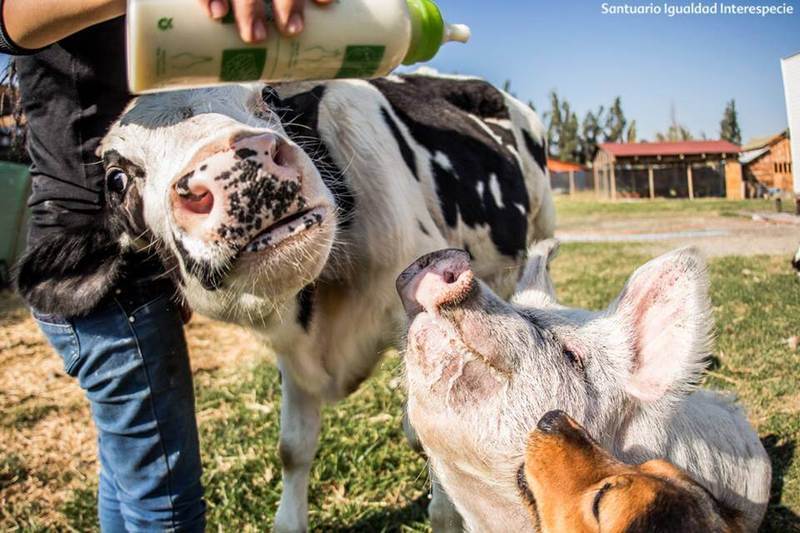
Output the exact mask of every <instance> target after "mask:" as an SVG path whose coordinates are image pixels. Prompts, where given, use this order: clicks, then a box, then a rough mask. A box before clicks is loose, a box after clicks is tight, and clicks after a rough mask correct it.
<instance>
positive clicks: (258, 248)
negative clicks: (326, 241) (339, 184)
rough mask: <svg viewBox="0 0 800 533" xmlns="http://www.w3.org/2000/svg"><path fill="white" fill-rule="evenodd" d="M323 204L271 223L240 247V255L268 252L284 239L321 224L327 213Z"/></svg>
mask: <svg viewBox="0 0 800 533" xmlns="http://www.w3.org/2000/svg"><path fill="white" fill-rule="evenodd" d="M327 211H328V210H327V209H326V208H325V207H324V206H318V207H314V208H311V209H304V210H302V211H299V212H297V213H294V214H291V215H288V216H286V217H284V218H282V219H281V220H279V221H277V222H275V223H273V224H271V225H270V226H268V227H267V228H266V229H265V230H264V231H262V232H260V233H259V234H257V235H256V236H255V237H253V239H251V240H250V242H249V243H247V244H246V245H245V246H244V248H243V249H242V255H247V254H262V253H268V252H271V251H273V250H274V249H276V248H277V247H278V246H280V245H281V244H283V243H284V242H285V241H287V240H290V239H293V238H294V237H298V236H300V235H302V234H304V233H306V232H307V231H308V230H310V229H312V228H314V227H318V226H321V225H322V224H323V223H324V221H325V217H326V215H327Z"/></svg>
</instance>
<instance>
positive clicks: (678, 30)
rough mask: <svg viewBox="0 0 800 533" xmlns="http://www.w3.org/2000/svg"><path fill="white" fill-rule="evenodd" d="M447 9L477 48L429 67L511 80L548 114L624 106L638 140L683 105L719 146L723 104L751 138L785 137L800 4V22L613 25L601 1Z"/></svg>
mask: <svg viewBox="0 0 800 533" xmlns="http://www.w3.org/2000/svg"><path fill="white" fill-rule="evenodd" d="M744 1H746V0H744ZM753 1H754V3H758V2H756V1H755V0H753ZM760 2H761V3H764V4H770V3H773V4H776V5H777V4H781V3H783V2H771V1H770V0H760ZM438 3H439V5H440V7H441V9H442V12H443V13H444V15H445V17H446V18H447V19H448V20H450V21H452V22H463V23H466V24H469V25H470V26H471V27H472V31H473V39H472V41H471V42H470V43H469V44H468V45H460V44H450V45H447V46H446V47H445V48H444V49H442V51H441V52H440V54H439V55H438V56H437V57H436V58H435V59H434V60H433V61H432V62H431V65H432V66H433V67H435V68H437V69H439V70H441V71H448V72H459V73H465V74H466V73H469V74H478V75H481V76H483V77H485V78H487V79H489V80H491V81H493V82H495V83H502V82H503V81H504V80H506V79H510V80H511V81H512V91H513V92H514V93H516V95H517V96H518V97H520V98H521V99H523V100H528V99H531V100H533V102H534V104H535V105H536V107H537V110H539V111H540V112H541V111H543V110H545V108H547V107H549V100H548V96H547V95H548V93H549V91H550V90H551V89H556V90H557V91H558V93H559V94H560V95H562V96H563V97H565V98H567V99H568V100H569V101H570V103H571V104H572V106H573V108H574V109H576V110H577V111H578V114H579V117H580V118H583V115H584V114H585V112H586V111H587V110H588V109H593V108H596V107H597V106H598V105H600V104H605V105H606V107H608V105H609V104H610V102H611V101H612V99H613V98H614V96H616V95H620V96H622V102H623V108H624V110H625V112H626V115H627V117H628V118H629V119H636V121H637V128H638V131H639V136H640V137H644V138H648V139H651V140H652V138H653V137H654V135H655V133H656V132H657V131H663V130H665V129H666V128H667V127H668V126H669V122H670V118H669V117H670V106H671V105H672V104H673V103H674V105H675V109H676V112H677V116H678V120H679V121H680V122H681V123H683V124H684V125H685V126H687V127H688V128H689V129H690V130H691V131H692V132H693V133H694V134H695V135H699V134H700V133H701V132H705V133H706V135H708V137H709V138H716V137H718V135H719V121H720V119H721V117H722V111H723V109H724V106H725V102H726V101H727V100H730V99H731V98H735V99H736V104H737V107H738V109H739V123H740V126H741V128H742V134H743V137H744V138H745V139H748V138H750V137H755V136H762V135H769V134H772V133H775V132H777V131H779V130H781V129H783V128H785V127H786V124H787V119H786V113H785V104H784V96H783V82H782V79H781V70H780V59H781V58H782V57H786V56H789V55H791V54H793V53H795V52H800V0H790V1H787V3H788V4H789V5H792V6H793V7H794V10H795V13H794V15H786V16H777V17H776V16H773V17H767V18H760V17H755V16H749V15H747V16H731V15H728V16H721V15H717V16H713V15H708V16H678V17H674V18H668V17H666V16H663V15H662V16H644V15H626V16H623V15H617V16H611V15H603V14H602V13H601V5H602V3H603V1H602V0H515V1H512V0H493V1H478V0H438ZM609 3H615V2H609ZM616 3H619V0H618V1H617V2H616ZM631 3H632V4H633V3H634V2H631ZM640 3H646V4H649V2H640ZM656 3H657V4H658V5H663V4H660V3H658V2H656ZM687 3H688V2H682V1H676V2H673V4H687ZM704 3H706V4H710V3H712V2H708V1H706V2H704ZM728 3H730V2H728Z"/></svg>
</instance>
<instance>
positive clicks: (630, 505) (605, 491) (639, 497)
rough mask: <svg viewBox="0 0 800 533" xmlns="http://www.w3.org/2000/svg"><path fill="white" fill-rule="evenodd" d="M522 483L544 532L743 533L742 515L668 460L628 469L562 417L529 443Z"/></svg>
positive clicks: (547, 422) (555, 414) (549, 418)
mask: <svg viewBox="0 0 800 533" xmlns="http://www.w3.org/2000/svg"><path fill="white" fill-rule="evenodd" d="M518 484H519V488H520V492H521V494H522V498H523V500H524V502H525V504H526V505H527V507H528V509H529V510H530V513H531V518H532V519H533V520H534V521H535V522H536V523H537V524H538V526H539V529H540V530H541V531H543V532H544V533H549V532H556V531H572V532H575V533H584V532H585V533H590V532H591V533H595V532H601V531H602V532H603V533H613V532H626V533H639V532H641V533H645V532H653V531H658V532H675V533H678V532H686V531H702V532H704V533H712V532H720V533H722V532H733V531H739V530H740V527H739V525H738V523H737V520H738V515H737V513H736V512H735V511H732V510H731V509H728V508H727V507H725V506H723V505H722V504H720V503H719V502H718V501H716V500H715V499H714V497H713V496H712V495H711V493H709V492H708V491H707V490H706V489H705V488H703V487H702V486H701V485H700V484H698V483H697V482H695V481H694V480H693V479H691V478H690V477H689V476H688V475H687V474H686V473H685V472H683V471H682V470H681V469H679V468H677V467H675V466H674V465H672V464H671V463H669V462H667V461H664V460H658V459H657V460H652V461H648V462H646V463H643V464H641V465H628V464H625V463H622V462H620V461H618V460H616V459H615V458H614V457H613V456H612V455H611V454H610V453H608V452H607V451H605V450H604V449H603V448H601V447H600V445H599V444H598V443H597V442H596V441H595V440H594V439H592V437H590V436H589V434H588V433H587V432H586V431H585V430H584V429H583V428H582V427H580V426H579V425H578V424H577V422H575V421H574V420H573V419H572V418H570V417H569V416H568V415H567V414H566V413H564V412H563V411H550V412H548V413H547V414H545V415H544V416H543V417H542V418H541V420H540V421H539V424H538V426H537V428H536V429H535V430H534V431H533V432H532V433H531V434H530V436H529V437H528V442H527V446H526V450H525V463H524V465H522V466H521V467H520V470H519V474H518Z"/></svg>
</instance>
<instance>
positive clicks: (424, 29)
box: [403, 0, 470, 65]
mask: <svg viewBox="0 0 800 533" xmlns="http://www.w3.org/2000/svg"><path fill="white" fill-rule="evenodd" d="M406 3H407V4H408V12H409V14H410V15H411V44H410V45H409V47H408V52H407V53H406V57H405V59H403V64H404V65H413V64H414V63H421V62H423V61H429V60H430V59H432V58H433V56H435V55H436V52H438V51H439V48H440V47H441V46H442V45H443V44H444V43H446V42H450V41H459V42H462V43H465V42H467V41H468V40H469V37H470V30H469V28H468V27H467V26H464V25H463V24H445V22H444V19H443V18H442V12H441V11H439V6H437V5H436V4H435V3H434V2H433V1H432V0H406Z"/></svg>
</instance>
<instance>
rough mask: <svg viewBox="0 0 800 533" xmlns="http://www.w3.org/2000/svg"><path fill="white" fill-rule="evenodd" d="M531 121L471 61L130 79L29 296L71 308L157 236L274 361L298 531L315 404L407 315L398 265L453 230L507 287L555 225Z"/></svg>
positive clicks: (26, 278)
mask: <svg viewBox="0 0 800 533" xmlns="http://www.w3.org/2000/svg"><path fill="white" fill-rule="evenodd" d="M543 138H544V133H543V128H542V125H541V123H540V121H539V119H538V118H537V117H536V115H535V114H534V113H533V112H532V111H531V110H530V109H529V108H528V107H527V106H525V105H523V104H521V103H520V102H518V101H516V100H515V99H513V98H511V97H510V96H508V95H506V94H504V93H503V92H501V91H499V90H497V89H495V88H494V87H492V86H491V85H489V84H488V83H485V82H483V81H480V80H477V79H467V78H452V77H435V76H425V75H410V76H404V77H390V78H385V79H380V80H376V81H372V82H366V81H333V82H328V83H322V84H300V85H297V84H292V85H283V86H279V87H276V88H266V87H264V86H260V85H259V86H252V85H246V86H231V87H225V88H217V89H205V90H194V91H184V92H176V93H164V94H158V95H151V96H145V97H141V98H139V99H138V100H136V101H134V102H133V103H132V104H131V105H130V106H129V108H128V109H127V110H126V112H125V113H124V115H123V116H122V117H121V118H120V120H119V121H118V122H117V123H115V124H114V125H113V127H112V128H111V130H110V132H109V133H108V135H107V136H106V137H105V139H104V140H103V143H102V146H101V152H102V157H103V159H104V162H105V166H106V169H107V191H106V192H107V195H106V196H107V204H108V205H107V211H106V215H107V217H106V220H104V221H103V223H102V224H101V225H99V226H98V227H97V228H96V231H94V232H81V233H67V234H65V235H63V236H62V237H61V238H60V240H59V241H58V242H49V243H46V244H44V245H43V246H50V247H52V248H53V249H52V250H51V256H52V255H53V254H52V252H53V251H55V250H58V252H59V254H60V255H59V257H60V263H59V264H51V263H49V264H42V263H41V262H37V261H34V260H31V259H28V260H27V261H23V263H22V265H21V269H20V276H19V280H18V285H19V287H20V289H21V291H22V293H23V294H24V295H25V296H26V297H27V298H28V300H29V301H30V302H31V303H32V304H33V305H34V306H35V307H37V308H39V309H40V310H42V311H45V312H55V313H63V314H78V313H82V312H85V311H87V310H88V309H89V308H91V306H92V305H93V304H94V303H95V302H97V301H98V300H99V299H100V298H102V297H103V296H104V295H105V294H106V292H107V291H108V290H109V289H110V288H111V287H112V286H113V284H114V281H115V278H116V277H117V276H118V273H119V272H120V269H121V268H122V266H123V262H124V259H123V254H122V253H121V252H123V251H125V250H144V249H149V250H158V252H159V254H160V256H161V258H162V260H163V262H164V263H165V264H166V265H167V267H168V268H169V269H170V271H171V273H172V275H173V276H175V277H176V280H177V282H178V284H179V286H180V287H181V291H182V294H183V295H184V297H185V298H186V300H187V302H188V303H189V304H190V305H191V307H192V308H193V309H195V310H196V311H198V312H200V313H202V314H205V315H208V316H211V317H214V318H217V319H221V320H226V321H230V322H234V323H238V324H242V325H244V326H246V327H248V328H251V329H252V330H254V331H255V332H257V333H258V334H259V335H260V336H262V337H263V338H264V339H267V340H269V342H270V343H271V345H272V346H273V347H274V349H275V351H276V353H277V354H278V359H279V365H280V369H281V372H282V375H283V382H282V383H283V384H282V387H283V398H282V402H283V405H282V408H281V437H280V456H281V460H282V462H283V466H284V470H283V481H284V494H283V496H282V498H281V503H280V506H279V509H278V513H277V516H276V529H278V530H284V531H300V530H304V529H306V527H307V517H306V515H307V491H308V477H309V471H310V465H311V461H312V459H313V457H314V454H315V452H316V447H317V440H318V433H319V429H320V406H321V404H322V402H324V401H336V400H339V399H341V398H344V397H345V396H347V395H348V394H350V393H351V392H352V391H354V390H355V389H356V388H357V387H358V386H359V384H360V383H361V382H362V381H363V380H364V379H365V378H366V377H367V376H368V375H369V374H370V372H371V371H372V370H373V368H374V367H375V365H376V363H377V362H378V359H379V356H380V353H381V351H382V348H383V347H384V346H385V345H386V343H387V342H392V341H393V340H394V339H395V337H396V335H397V334H398V333H399V332H400V331H401V329H402V328H401V327H400V324H401V321H402V320H403V318H404V314H403V312H402V308H401V306H400V305H399V302H398V301H397V298H396V296H395V294H394V282H395V279H396V278H397V276H398V274H399V273H400V272H401V271H402V270H403V269H404V268H405V267H406V266H407V265H408V264H409V263H411V262H412V261H413V260H414V259H416V258H417V257H419V256H421V255H423V254H425V253H428V252H431V251H433V250H438V249H441V248H444V247H458V248H462V249H465V250H467V251H468V252H469V254H470V255H471V257H472V266H473V270H474V271H475V273H476V275H477V276H480V277H481V278H482V279H483V280H485V281H486V282H487V283H488V284H489V285H490V286H491V287H492V288H493V289H494V290H495V291H497V292H498V294H501V295H505V296H508V295H509V294H510V292H511V290H512V289H513V287H514V285H515V283H516V281H517V278H518V274H519V268H520V266H521V265H523V264H524V260H525V256H526V249H527V247H528V245H529V244H530V243H531V242H532V241H534V240H536V239H541V238H545V237H549V236H551V235H552V233H553V229H554V224H555V220H554V218H555V215H554V208H553V203H552V199H551V195H550V188H549V183H548V179H547V174H546V171H545V165H546V160H545V148H544V140H543ZM42 252H47V250H35V251H34V254H33V255H31V256H30V257H37V255H36V254H37V253H38V254H39V255H38V257H42V256H43V254H42ZM44 255H45V256H46V254H44Z"/></svg>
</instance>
